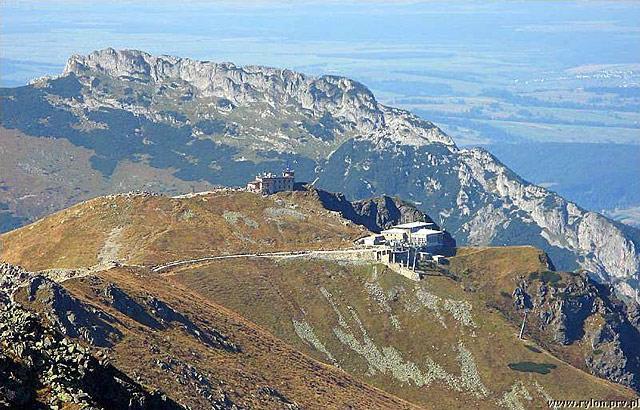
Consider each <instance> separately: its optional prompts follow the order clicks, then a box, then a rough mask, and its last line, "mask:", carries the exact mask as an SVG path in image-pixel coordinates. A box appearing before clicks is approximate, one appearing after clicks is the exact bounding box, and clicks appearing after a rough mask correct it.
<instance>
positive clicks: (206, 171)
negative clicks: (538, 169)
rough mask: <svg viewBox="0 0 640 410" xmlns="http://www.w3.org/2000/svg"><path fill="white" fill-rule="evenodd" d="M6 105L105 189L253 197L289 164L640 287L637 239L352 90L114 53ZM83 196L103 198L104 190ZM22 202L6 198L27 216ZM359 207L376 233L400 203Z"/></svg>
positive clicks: (473, 234) (73, 66)
mask: <svg viewBox="0 0 640 410" xmlns="http://www.w3.org/2000/svg"><path fill="white" fill-rule="evenodd" d="M0 99H1V102H2V104H0V110H1V113H2V116H1V117H0V122H1V125H2V127H4V128H11V129H18V130H20V131H21V132H23V133H25V134H27V135H33V136H43V137H44V136H46V137H53V138H57V139H65V140H68V141H70V142H71V143H72V144H73V145H74V146H77V147H84V148H86V149H87V150H88V153H87V155H90V159H89V160H88V161H89V162H90V165H91V168H93V169H95V170H98V171H99V172H100V175H101V177H102V178H104V179H107V180H108V179H109V178H112V177H113V176H114V175H118V174H117V170H118V169H119V168H118V167H121V166H123V164H125V163H133V164H137V165H138V164H141V163H144V164H148V165H150V166H151V167H152V168H153V169H156V170H158V169H161V170H170V171H167V172H169V173H170V176H171V177H172V178H175V179H176V180H178V181H182V182H184V181H205V182H206V183H209V184H213V185H216V184H225V185H227V184H228V185H244V184H245V183H246V181H247V180H248V179H249V178H250V177H251V176H252V174H253V173H255V172H258V171H264V170H272V171H273V170H274V169H278V168H281V167H283V166H284V165H285V164H286V163H291V165H293V166H294V167H295V168H296V172H297V173H298V175H299V176H300V178H301V179H305V180H309V181H311V180H314V179H317V181H316V184H315V186H317V187H320V188H322V189H327V190H331V191H334V192H344V193H345V195H346V197H348V198H349V199H350V200H359V199H364V198H371V197H375V196H380V195H390V196H399V197H401V198H406V199H410V200H411V201H413V202H414V203H416V204H418V206H419V208H420V210H422V211H424V212H426V213H428V214H429V215H430V216H431V217H432V218H434V219H435V220H436V221H437V222H438V224H440V225H441V226H443V227H445V228H446V230H447V231H448V232H451V234H452V235H453V237H455V239H456V241H457V242H458V243H459V244H471V245H489V244H493V245H532V246H536V247H539V248H541V249H543V250H544V251H545V252H546V253H547V254H548V255H549V256H550V258H551V259H552V261H553V263H554V265H555V266H556V267H557V268H558V269H562V270H575V269H577V268H580V267H581V268H584V269H587V270H588V271H589V272H590V273H591V275H592V277H593V278H595V279H596V280H598V281H600V282H602V283H610V284H614V285H615V286H616V288H617V289H618V290H619V291H620V292H623V293H625V294H627V295H633V294H634V292H635V289H637V288H638V286H639V285H638V274H639V272H640V252H639V246H640V233H639V231H637V230H633V229H632V228H624V227H622V226H620V225H619V224H616V223H613V222H612V221H610V220H609V219H607V218H605V217H603V216H601V215H599V214H597V213H593V212H587V211H585V210H583V209H581V208H580V207H578V206H576V205H575V204H573V203H570V202H568V201H566V200H564V199H563V198H561V197H559V196H558V195H556V194H555V193H553V192H550V191H548V190H546V189H544V188H541V187H537V186H534V185H532V184H529V183H528V182H526V181H524V180H522V179H521V178H519V177H518V176H517V175H516V174H514V173H513V172H512V171H511V170H509V169H508V168H506V167H505V166H504V165H502V164H501V163H500V162H499V161H497V160H496V158H494V157H493V156H491V155H490V154H489V153H487V152H486V151H483V150H481V149H470V150H467V149H459V148H457V147H456V146H455V144H454V143H453V141H452V140H451V138H450V137H448V136H447V135H446V134H444V133H443V132H442V131H441V130H439V129H438V128H437V127H436V126H435V125H434V124H432V123H430V122H428V121H424V120H422V119H420V118H418V117H416V116H415V115H413V114H411V113H409V112H407V111H403V110H399V109H395V108H391V107H386V106H384V105H382V104H380V103H378V102H377V101H376V100H375V98H374V96H373V94H372V93H371V92H370V91H369V90H368V89H367V88H366V87H365V86H364V85H362V84H360V83H357V82H355V81H353V80H349V79H346V78H342V77H334V76H323V77H318V78H315V77H310V76H305V75H303V74H299V73H295V72H292V71H289V70H279V69H274V68H268V67H257V66H246V67H240V66H236V65H233V64H230V63H212V62H202V61H194V60H190V59H185V58H178V57H171V56H152V55H150V54H147V53H144V52H141V51H136V50H120V51H117V50H113V49H106V50H101V51H96V52H93V53H91V54H89V55H86V56H73V57H71V58H70V59H69V61H68V63H67V65H66V67H65V71H64V72H63V74H62V75H61V76H59V77H57V78H49V79H40V80H37V81H35V82H34V83H33V84H32V85H30V86H28V87H21V88H17V89H2V90H0ZM27 107H28V109H26V108H27ZM43 119H46V120H43ZM249 158H250V159H249ZM41 161H45V162H47V161H53V160H52V159H44V160H41ZM1 165H2V164H1V163H0V166H1ZM44 168H46V167H44ZM7 169H8V171H7V172H16V171H15V169H16V166H15V165H14V164H8V165H7ZM145 170H146V171H149V170H148V169H145ZM32 174H33V173H29V177H31V175H32ZM25 178H26V177H25ZM41 178H45V176H41ZM157 178H158V177H157ZM47 184H60V183H59V182H55V181H48V182H47ZM83 184H86V185H83V186H85V187H86V188H87V190H88V191H89V192H90V194H88V195H89V196H91V195H95V194H97V192H95V188H94V187H95V186H96V182H95V181H85V182H83ZM31 185H33V184H31ZM152 185H153V190H157V191H163V190H169V189H170V188H169V186H168V185H169V183H168V182H156V181H154V183H153V184H152ZM56 189H63V186H62V185H57V186H56V187H51V186H47V187H46V189H43V190H42V192H41V193H40V196H41V198H40V199H43V200H42V201H41V202H43V203H44V202H46V201H44V198H46V196H45V194H46V193H47V192H51V190H53V191H55V190H56ZM66 195H68V196H70V195H71V194H66ZM22 197H23V194H19V192H18V190H13V189H11V187H9V190H8V191H6V192H0V201H2V202H3V203H6V204H9V205H8V206H9V210H10V211H11V212H12V213H14V214H16V215H17V217H21V216H22V215H21V214H20V213H19V209H21V207H24V206H25V204H24V200H22V199H19V198H22ZM83 199H84V198H83ZM67 200H69V199H67ZM76 200H77V199H76ZM29 201H32V200H31V199H30V200H29ZM32 202H33V201H32ZM376 207H382V208H385V207H386V208H387V209H388V212H389V214H388V215H387V216H384V211H383V212H377V211H375V210H374V208H376ZM353 208H354V212H355V213H356V214H358V215H361V217H362V218H365V215H368V217H366V218H369V219H371V218H372V216H373V214H374V213H375V214H376V215H378V216H381V217H382V218H383V219H381V220H379V221H378V220H376V221H373V220H372V219H371V221H370V222H367V223H369V225H370V226H372V227H373V226H376V227H382V225H381V224H383V223H384V222H385V219H384V218H391V219H393V217H394V216H393V212H394V210H393V209H392V208H393V207H392V206H389V204H382V203H377V204H375V206H374V204H373V203H370V204H368V205H367V204H362V205H361V206H357V205H355V204H354V205H353ZM38 211H39V212H40V213H37V212H36V214H38V215H41V214H43V213H45V212H50V211H51V209H50V208H41V209H39V210H38ZM33 214H34V212H32V213H31V215H30V216H32V215H33ZM366 218H365V219H366Z"/></svg>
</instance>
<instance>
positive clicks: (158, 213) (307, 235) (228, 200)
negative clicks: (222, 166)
mask: <svg viewBox="0 0 640 410" xmlns="http://www.w3.org/2000/svg"><path fill="white" fill-rule="evenodd" d="M366 232H367V231H366V230H365V229H364V228H362V227H360V226H357V225H354V224H352V223H350V222H349V221H347V220H345V219H343V218H341V217H340V216H339V215H338V214H336V213H333V212H330V211H327V210H326V209H325V208H323V207H322V204H321V203H320V201H319V200H318V199H317V196H316V195H315V194H314V193H312V192H287V193H280V194H277V195H274V196H270V197H262V196H260V195H256V194H253V193H248V192H238V191H217V192H212V193H209V194H202V195H194V196H191V197H182V198H171V197H165V196H152V195H145V194H133V195H126V194H123V195H115V196H107V197H100V198H96V199H93V200H90V201H87V202H84V203H81V204H78V205H76V206H73V207H71V208H68V209H65V210H63V211H60V212H58V213H56V214H54V215H51V216H49V217H46V218H44V219H42V220H39V221H37V222H36V223H34V224H31V225H28V226H26V227H23V228H20V229H17V230H15V231H12V232H8V233H6V234H4V235H2V236H0V245H1V248H0V258H1V259H3V260H5V261H7V262H10V263H13V264H17V265H22V266H24V267H25V268H27V269H30V270H40V269H49V268H75V267H83V266H92V265H95V264H98V263H101V262H109V261H112V260H113V261H120V262H122V263H125V264H143V265H155V264H158V263H161V262H168V261H173V260H177V259H188V258H197V257H202V256H210V255H221V254H235V253H243V252H272V251H285V250H300V249H334V248H344V247H348V246H352V244H353V240H355V239H356V238H358V237H360V236H363V235H365V234H366Z"/></svg>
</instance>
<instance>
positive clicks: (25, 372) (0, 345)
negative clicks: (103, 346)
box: [0, 263, 183, 410]
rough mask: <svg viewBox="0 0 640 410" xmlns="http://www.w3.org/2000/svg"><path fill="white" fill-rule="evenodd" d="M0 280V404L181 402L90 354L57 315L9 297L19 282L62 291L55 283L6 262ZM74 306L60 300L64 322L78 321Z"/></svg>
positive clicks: (152, 405) (168, 405)
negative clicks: (50, 318) (50, 316)
mask: <svg viewBox="0 0 640 410" xmlns="http://www.w3.org/2000/svg"><path fill="white" fill-rule="evenodd" d="M0 281H1V282H2V287H1V289H0V407H7V408H12V409H38V408H70V407H68V406H73V405H76V406H78V407H79V408H86V409H102V408H121V409H136V410H137V409H157V408H163V409H181V408H183V407H182V406H179V405H178V404H177V403H175V402H174V401H172V400H171V399H169V398H167V397H166V396H165V395H164V394H162V393H161V392H159V391H153V392H149V391H147V390H146V389H145V388H144V387H142V386H141V385H140V384H139V383H137V382H135V381H134V380H132V379H131V378H130V377H128V376H127V375H125V374H124V373H122V372H121V371H119V370H118V369H116V368H115V367H114V366H113V365H111V364H110V363H109V361H108V360H107V358H106V357H105V356H104V355H102V354H98V355H97V356H94V355H92V354H91V352H90V350H89V349H87V348H86V347H84V346H82V345H81V344H79V343H77V342H76V341H73V340H72V339H70V338H69V337H67V335H69V328H68V327H63V326H60V321H57V322H47V321H46V320H43V319H42V318H41V317H40V316H38V315H36V314H34V313H33V312H31V311H29V310H27V309H25V308H24V307H23V306H22V305H21V304H20V303H17V302H15V301H14V300H13V293H14V292H15V291H16V290H18V289H19V288H20V286H30V287H31V288H33V287H34V286H37V285H36V284H37V283H40V284H42V283H47V286H49V288H50V289H56V290H57V293H58V294H62V293H63V291H60V289H61V288H60V286H59V285H57V284H55V283H54V282H51V281H50V280H48V279H46V278H44V277H43V276H40V275H37V274H35V273H31V272H27V271H25V270H24V269H22V268H20V267H18V266H13V265H9V264H6V263H2V264H0ZM61 292H62V293H61ZM79 306H80V305H78V306H71V305H69V304H67V305H66V306H64V315H63V316H64V318H65V320H66V322H67V324H69V325H70V324H71V323H74V324H75V323H79V322H81V321H82V317H75V316H74V315H75V314H76V313H79V312H80V311H79V310H77V309H74V307H79ZM60 311H61V313H62V309H60ZM85 315H86V312H85ZM70 321H71V322H70ZM85 330H87V331H88V329H85ZM91 331H93V332H95V331H96V329H92V330H91ZM85 334H87V333H85ZM75 335H76V336H78V333H75Z"/></svg>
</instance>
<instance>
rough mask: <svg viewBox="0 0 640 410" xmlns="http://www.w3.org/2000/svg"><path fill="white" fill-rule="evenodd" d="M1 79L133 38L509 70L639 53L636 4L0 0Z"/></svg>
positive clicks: (181, 46)
mask: <svg viewBox="0 0 640 410" xmlns="http://www.w3.org/2000/svg"><path fill="white" fill-rule="evenodd" d="M0 7H1V13H2V20H1V26H0V33H1V39H0V41H1V46H2V47H1V49H0V50H1V51H0V58H2V62H3V64H2V65H3V70H2V72H1V74H2V75H1V77H0V82H1V83H2V85H5V86H6V85H19V84H22V83H25V82H26V81H28V79H30V78H31V77H32V76H38V75H43V74H55V73H56V71H58V70H60V67H61V66H63V65H64V62H65V61H66V59H67V58H68V56H69V55H71V54H74V53H88V52H90V51H92V50H95V49H100V48H105V47H114V48H137V49H143V50H145V51H148V52H151V53H161V54H175V55H180V56H185V57H193V58H198V59H208V60H215V61H221V60H227V61H233V62H236V63H239V64H263V65H277V66H286V67H288V68H295V69H304V70H306V71H311V72H313V73H324V72H331V73H340V74H346V75H350V76H354V77H364V78H366V77H367V76H368V74H367V72H368V71H373V72H376V71H385V70H388V69H389V67H394V68H398V67H400V68H409V69H412V68H415V67H422V68H424V67H430V68H436V69H442V70H445V71H448V70H452V71H454V72H455V71H468V70H471V71H473V70H474V68H475V67H477V68H478V69H481V70H482V69H485V68H487V66H490V67H491V69H492V70H493V71H494V72H495V73H503V74H504V75H508V73H509V72H512V73H513V75H512V77H515V76H517V75H528V74H529V73H530V71H531V69H532V66H533V68H535V69H537V71H544V70H553V69H558V68H569V67H574V66H579V65H583V64H616V63H637V62H639V60H640V59H639V58H638V56H639V55H640V42H639V41H637V39H638V37H639V33H640V23H639V22H640V7H638V6H637V2H636V3H634V2H611V1H608V2H597V1H590V2H587V1H574V2H561V1H553V2H550V1H541V2H535V1H524V2H523V1H518V2H516V1H510V2H506V1H494V2H485V1H477V2H474V1H448V2H438V1H430V2H424V3H422V2H382V1H376V2H305V1H302V2H266V1H265V2H196V1H187V2H163V1H153V2H152V1H59V2H58V1H48V2H30V1H11V0H8V1H7V0H5V1H3V2H2V6H0Z"/></svg>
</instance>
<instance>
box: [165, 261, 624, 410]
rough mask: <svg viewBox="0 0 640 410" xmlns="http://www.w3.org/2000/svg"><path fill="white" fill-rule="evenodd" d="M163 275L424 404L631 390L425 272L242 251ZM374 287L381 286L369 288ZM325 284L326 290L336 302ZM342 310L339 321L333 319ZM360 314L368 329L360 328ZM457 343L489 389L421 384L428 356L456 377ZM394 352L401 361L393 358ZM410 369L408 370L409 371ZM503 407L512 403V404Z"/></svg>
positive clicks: (495, 402)
mask: <svg viewBox="0 0 640 410" xmlns="http://www.w3.org/2000/svg"><path fill="white" fill-rule="evenodd" d="M374 269H375V271H376V274H374ZM376 276H377V278H376ZM168 278H170V279H171V280H177V281H179V282H181V283H183V284H185V285H186V286H187V287H189V288H190V289H192V290H193V291H195V292H197V293H199V294H200V295H202V296H204V297H206V298H208V299H209V300H211V301H215V302H216V303H220V304H222V305H225V306H227V307H229V308H231V309H233V310H235V311H237V312H239V313H240V314H241V315H243V316H245V317H247V318H249V319H250V320H252V321H254V322H256V323H260V324H261V325H262V326H265V327H266V328H267V329H269V330H270V331H272V332H273V333H274V334H275V335H277V336H279V337H280V338H282V339H284V340H286V341H288V342H289V343H291V344H293V346H295V347H297V348H299V349H301V350H303V351H306V352H308V353H309V354H312V355H314V357H316V358H317V359H319V360H323V361H325V362H326V363H336V364H337V365H338V366H340V367H341V368H342V369H343V370H345V371H347V372H349V373H351V374H353V375H355V376H357V377H360V378H362V379H363V380H365V381H366V382H367V383H370V384H373V385H374V386H377V387H380V388H383V389H385V390H387V391H389V392H391V393H392V394H394V395H397V396H399V397H401V398H404V399H407V400H409V401H412V402H414V403H418V404H421V405H424V406H432V405H434V403H437V407H442V408H444V407H447V408H459V407H463V406H468V405H473V406H475V407H478V408H495V407H496V406H499V405H501V404H504V401H505V399H506V400H510V398H511V397H512V396H513V395H510V394H509V393H508V392H510V391H512V389H514V388H515V389H516V390H518V388H519V386H520V385H521V383H522V386H524V388H525V389H526V390H527V391H528V393H529V394H530V395H531V396H532V397H533V398H534V400H535V406H536V407H538V406H542V405H543V404H544V403H545V400H546V398H545V394H546V395H549V396H551V397H554V398H570V397H572V398H580V397H587V396H589V397H603V398H604V397H632V396H633V394H632V393H630V392H629V391H628V390H626V389H624V388H621V387H618V386H614V385H612V384H611V383H608V382H606V381H603V380H600V379H597V378H595V377H593V376H591V375H589V374H587V373H585V372H582V371H579V370H576V369H575V368H573V367H571V366H569V365H567V364H565V363H563V362H561V361H559V360H557V359H556V358H555V357H553V356H551V355H550V354H548V353H545V352H542V353H535V352H533V351H532V350H530V349H528V348H527V347H526V346H525V343H523V342H521V341H519V340H518V339H517V328H516V327H515V326H513V325H511V324H510V323H509V322H508V321H507V320H505V319H504V318H503V316H502V315H501V314H500V313H499V312H497V311H495V310H493V309H491V308H488V307H486V305H485V303H484V302H483V301H482V299H481V298H480V297H478V295H476V294H473V293H468V292H465V291H463V290H462V289H461V287H460V286H459V284H458V283H456V282H454V281H452V280H451V279H448V278H445V277H429V278H427V279H426V280H424V281H422V282H420V283H419V284H416V283H415V282H411V281H409V280H407V279H405V278H403V277H401V276H399V275H396V274H393V273H390V272H388V271H386V270H384V268H383V267H382V266H376V267H374V266H371V265H366V264H365V265H349V266H347V265H340V264H336V263H330V262H322V261H287V262H284V261H280V262H274V261H266V260H249V261H244V262H240V263H238V262H234V263H229V262H226V261H216V262H214V263H208V264H203V265H201V266H198V267H190V268H184V269H181V270H179V271H176V272H174V273H172V274H170V275H169V276H168ZM376 287H377V288H379V289H381V292H377V291H375V290H373V289H375V288H376ZM367 288H368V289H369V290H367ZM323 289H324V291H323ZM323 292H324V293H325V294H329V295H330V300H332V301H333V303H334V305H335V309H334V308H333V307H332V306H331V302H329V299H327V297H325V296H324V295H323ZM425 293H427V294H429V295H430V296H428V297H427V298H428V299H430V300H432V301H435V302H434V303H435V304H436V305H437V311H436V310H435V309H433V308H431V309H430V308H429V307H428V305H429V303H428V302H424V300H425V298H424V297H423V303H421V302H420V300H419V295H420V294H422V295H423V296H424V295H425ZM375 295H377V296H375ZM447 300H448V301H447ZM465 301H468V302H469V303H470V304H471V306H472V308H471V310H470V311H468V313H469V315H470V318H471V319H472V321H473V323H471V322H464V320H465V319H462V318H463V317H464V308H462V309H452V310H453V311H457V312H458V319H456V316H455V315H454V314H453V313H452V312H451V311H448V310H447V308H446V307H447V306H462V307H464V306H465ZM336 309H337V310H336ZM338 312H339V313H338ZM354 313H355V315H354ZM340 317H342V321H343V323H344V322H346V326H343V325H341V324H340V322H341V319H340ZM356 317H357V319H356ZM358 320H359V321H360V322H361V323H362V326H363V328H364V329H365V330H366V334H367V335H368V336H365V335H364V334H363V333H362V330H360V325H359V324H358ZM294 322H298V323H302V322H306V323H307V324H308V325H309V327H310V328H311V329H312V331H313V334H314V335H315V337H316V338H317V340H319V341H320V342H321V343H322V346H324V347H323V348H318V346H319V345H318V344H317V343H316V346H315V347H313V346H312V343H310V342H309V341H308V340H309V339H307V341H304V340H303V339H302V338H301V337H300V336H299V335H298V332H296V329H295V324H294ZM394 322H395V323H396V324H397V325H398V326H397V327H396V326H394ZM465 323H467V324H465ZM340 332H345V333H348V334H351V335H353V337H354V339H353V340H352V342H347V343H345V342H343V341H341V340H340V339H339V337H337V335H338V333H340ZM367 338H369V339H370V342H371V343H370V344H367V342H366V340H367ZM345 340H346V339H345ZM358 343H360V344H361V345H360V346H358ZM459 343H462V345H463V346H464V348H465V349H467V350H468V351H469V352H470V353H471V356H472V358H473V359H472V361H473V362H475V365H476V366H477V369H478V375H479V378H480V380H481V382H482V383H483V384H484V386H485V387H486V389H487V390H488V393H487V394H486V396H485V395H484V394H482V391H481V389H479V388H477V386H476V387H475V388H474V387H473V386H472V385H473V383H472V382H470V381H469V380H470V379H472V377H469V378H467V384H465V382H462V383H461V385H459V386H458V387H456V386H455V382H451V377H450V378H449V381H446V380H437V379H436V380H432V381H430V382H429V383H424V378H425V377H427V376H426V375H428V374H431V375H434V374H436V373H437V372H436V371H435V370H432V371H429V369H428V366H427V363H428V362H429V361H430V360H433V362H435V363H437V364H438V365H439V366H441V369H443V370H444V371H445V372H446V373H448V374H449V375H450V376H453V377H454V378H455V377H456V376H457V377H459V376H460V375H461V374H462V373H463V372H462V366H461V363H462V362H461V361H460V360H459V358H458V354H459V351H458V344H459ZM360 348H362V350H361V351H358V349H360ZM322 350H324V352H323V351H322ZM327 352H328V354H327ZM396 353H398V354H399V355H400V356H399V357H401V358H400V359H399V360H394V356H395V357H398V356H396ZM367 356H368V358H367ZM523 361H530V362H535V363H548V364H553V365H555V366H557V367H556V368H555V369H553V370H552V371H551V373H549V374H547V375H541V374H536V373H521V372H516V371H514V370H511V369H510V368H509V367H508V364H509V363H517V362H523ZM410 374H412V375H414V377H412V376H407V375H410ZM416 375H418V376H416ZM420 380H422V381H420ZM538 386H541V388H539V387H538ZM516 396H518V395H516ZM515 400H517V401H518V402H520V403H521V404H523V405H524V406H525V407H527V408H529V407H530V406H531V405H532V403H530V402H529V401H528V400H526V399H525V398H524V396H523V395H519V396H518V397H516V399H515ZM505 406H506V407H509V408H517V406H515V405H513V404H512V405H510V406H507V405H506V404H505Z"/></svg>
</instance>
